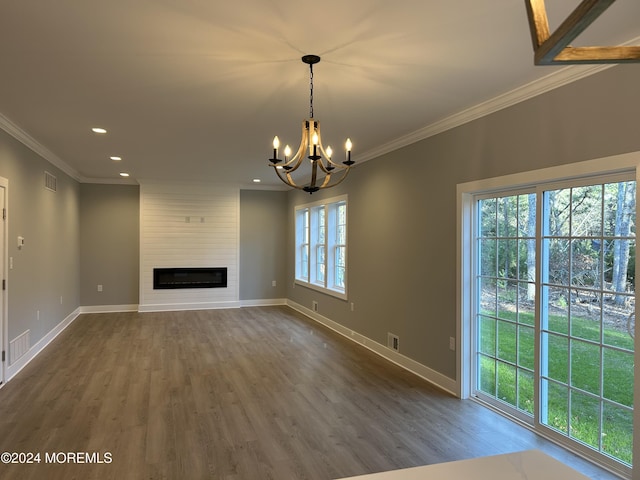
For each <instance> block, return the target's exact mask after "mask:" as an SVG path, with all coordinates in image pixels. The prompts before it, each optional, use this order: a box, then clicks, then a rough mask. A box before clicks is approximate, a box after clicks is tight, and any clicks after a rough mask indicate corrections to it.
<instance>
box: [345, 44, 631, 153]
mask: <svg viewBox="0 0 640 480" xmlns="http://www.w3.org/2000/svg"><path fill="white" fill-rule="evenodd" d="M637 40H640V37H639V38H637V39H634V40H633V41H632V43H630V44H633V42H635V41H637ZM611 67H613V65H591V66H585V65H572V66H568V67H564V68H562V69H559V70H556V71H554V72H553V73H551V74H549V75H547V76H545V77H542V78H540V79H538V80H534V81H532V82H529V83H526V84H524V85H521V86H519V87H517V88H515V89H513V90H511V91H509V92H506V93H503V94H501V95H498V96H497V97H494V98H492V99H490V100H487V101H486V102H482V103H479V104H477V105H474V106H472V107H469V108H467V109H465V110H462V111H460V112H457V113H454V114H452V115H449V116H447V117H445V118H443V119H441V120H438V121H436V122H434V123H431V124H429V125H427V126H425V127H423V128H421V129H419V130H416V131H414V132H411V133H409V134H407V135H404V136H402V137H400V138H397V139H395V140H392V141H390V142H387V143H385V144H384V145H381V146H379V147H376V148H374V149H372V150H367V151H366V152H364V153H362V154H359V155H358V163H362V162H366V161H367V160H371V159H374V158H377V157H380V156H382V155H384V154H387V153H390V152H393V151H395V150H399V149H400V148H403V147H406V146H408V145H411V144H413V143H416V142H419V141H421V140H425V139H427V138H430V137H433V136H435V135H438V134H440V133H443V132H446V131H448V130H451V129H453V128H456V127H459V126H461V125H464V124H465V123H469V122H472V121H473V120H477V119H478V118H482V117H486V116H487V115H491V114H492V113H495V112H498V111H500V110H504V109H505V108H508V107H511V106H513V105H516V104H518V103H521V102H524V101H526V100H529V99H531V98H534V97H537V96H538V95H542V94H544V93H547V92H550V91H551V90H555V89H556V88H560V87H563V86H565V85H568V84H570V83H573V82H575V81H578V80H581V79H583V78H586V77H589V76H591V75H594V74H596V73H599V72H602V71H604V70H607V69H609V68H611Z"/></svg>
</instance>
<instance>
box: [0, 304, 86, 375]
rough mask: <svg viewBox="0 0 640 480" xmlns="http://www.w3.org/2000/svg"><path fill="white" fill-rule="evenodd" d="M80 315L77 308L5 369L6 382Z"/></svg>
mask: <svg viewBox="0 0 640 480" xmlns="http://www.w3.org/2000/svg"><path fill="white" fill-rule="evenodd" d="M78 315H80V309H79V308H77V309H75V310H74V311H73V312H71V313H70V314H69V315H68V316H67V317H66V318H65V319H64V320H62V321H61V322H60V323H59V324H58V325H56V326H55V327H54V328H53V329H51V331H49V333H47V334H46V335H45V336H44V337H42V339H40V341H39V342H38V343H36V344H35V345H34V346H33V347H31V348H30V349H29V350H28V351H27V353H25V354H24V355H23V356H21V357H20V358H19V359H18V360H17V361H16V362H15V363H13V364H11V365H9V366H8V367H7V382H8V381H9V380H11V379H12V378H13V377H15V376H16V375H17V374H18V372H20V370H22V369H23V368H24V367H26V366H27V364H28V363H29V362H30V361H31V360H33V359H34V358H35V357H36V356H37V355H38V354H40V352H42V351H43V350H44V349H45V348H46V347H47V345H49V344H50V343H51V342H52V341H53V340H55V338H56V337H57V336H58V335H60V334H61V333H62V332H63V331H64V329H65V328H67V327H68V326H69V325H71V323H73V321H74V320H75V319H76V318H78Z"/></svg>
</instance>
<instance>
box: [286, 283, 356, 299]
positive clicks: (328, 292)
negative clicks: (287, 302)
mask: <svg viewBox="0 0 640 480" xmlns="http://www.w3.org/2000/svg"><path fill="white" fill-rule="evenodd" d="M294 283H295V284H296V285H300V286H301V287H305V288H309V289H311V290H315V291H317V292H321V293H324V294H326V295H330V296H332V297H336V298H339V299H341V300H345V301H346V300H347V292H346V291H344V292H343V291H340V290H332V289H330V288H325V287H321V286H320V285H314V284H313V283H308V282H305V281H303V280H297V279H296V280H295V282H294Z"/></svg>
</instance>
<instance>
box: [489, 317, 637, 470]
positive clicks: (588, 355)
mask: <svg viewBox="0 0 640 480" xmlns="http://www.w3.org/2000/svg"><path fill="white" fill-rule="evenodd" d="M499 317H500V319H501V320H496V319H494V318H490V317H485V316H482V317H481V320H480V339H479V342H480V345H479V350H480V352H481V353H484V354H486V356H485V355H481V356H480V369H481V370H480V371H481V373H480V382H479V383H480V386H479V389H480V390H481V391H483V392H485V393H487V394H488V395H490V396H492V397H495V398H497V399H499V400H501V401H503V402H506V403H508V404H509V405H512V406H514V407H516V408H518V409H519V410H521V411H523V412H526V413H528V414H530V415H532V416H533V413H534V376H533V370H534V366H535V365H534V358H535V357H534V353H535V345H534V340H535V338H534V329H533V325H534V318H533V314H528V313H522V312H520V313H519V314H516V313H515V312H510V311H501V312H500V313H499ZM516 317H517V318H516ZM516 320H518V321H519V323H515V322H516ZM570 328H571V335H569V323H568V321H567V318H566V316H550V317H549V326H548V329H547V331H546V332H545V333H543V338H542V343H543V349H544V348H546V351H547V352H548V353H547V358H548V362H547V366H546V369H543V370H542V371H541V374H542V377H543V380H542V391H543V394H542V396H543V398H545V397H546V400H547V412H546V420H545V418H542V421H543V423H545V424H546V425H548V426H550V427H552V428H554V429H556V430H558V431H560V432H562V433H564V434H565V435H567V436H569V437H571V438H573V439H575V440H578V441H580V442H583V443H585V444H587V445H590V446H592V447H593V448H595V449H596V450H600V451H602V452H603V453H605V454H607V455H610V456H612V457H615V458H617V459H619V460H621V461H623V462H625V463H628V464H631V460H632V446H633V445H632V444H633V427H632V426H633V413H632V412H631V411H630V410H628V409H626V408H624V407H622V406H628V407H632V406H633V362H634V358H633V339H632V338H631V337H630V336H629V335H628V334H627V333H626V332H624V331H619V330H616V329H614V328H608V327H605V331H604V332H601V331H600V322H598V321H594V320H592V319H588V318H581V317H575V316H573V317H572V318H571V325H570ZM601 336H602V337H603V338H604V342H605V344H606V346H605V347H604V348H601V347H600V346H599V345H597V344H596V343H594V342H599V341H600V338H601ZM608 346H615V347H617V348H615V349H614V348H608ZM619 349H623V350H619ZM624 349H626V350H624ZM493 357H495V359H494V358H493ZM600 372H602V378H603V381H602V382H601V381H600V375H601V373H600ZM594 395H595V397H594ZM600 395H602V397H603V398H604V399H605V401H603V402H600V400H599V398H598V397H599V396H600Z"/></svg>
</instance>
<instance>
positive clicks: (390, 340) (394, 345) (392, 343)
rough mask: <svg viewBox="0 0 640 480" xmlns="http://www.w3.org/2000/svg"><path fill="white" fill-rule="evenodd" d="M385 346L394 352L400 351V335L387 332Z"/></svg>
mask: <svg viewBox="0 0 640 480" xmlns="http://www.w3.org/2000/svg"><path fill="white" fill-rule="evenodd" d="M387 347H389V348H390V349H391V350H395V351H396V352H399V351H400V337H398V335H395V334H393V333H391V332H387Z"/></svg>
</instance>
